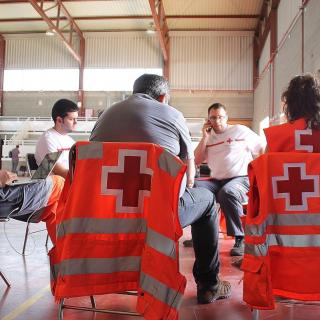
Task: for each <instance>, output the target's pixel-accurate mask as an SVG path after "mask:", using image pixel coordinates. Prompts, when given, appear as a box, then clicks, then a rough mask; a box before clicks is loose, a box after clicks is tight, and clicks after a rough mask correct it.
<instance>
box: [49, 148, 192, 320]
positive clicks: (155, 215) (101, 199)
mask: <svg viewBox="0 0 320 320" xmlns="http://www.w3.org/2000/svg"><path fill="white" fill-rule="evenodd" d="M75 151H76V164H75V170H74V173H73V177H72V179H70V177H69V178H68V179H67V181H66V186H65V188H64V191H63V195H62V198H61V202H60V204H59V206H60V208H59V210H60V211H59V212H58V214H57V243H56V246H55V247H54V248H53V249H52V250H51V251H50V262H51V273H52V292H53V294H54V296H55V298H56V299H57V300H59V299H61V298H67V297H77V296H87V295H96V294H106V293H115V292H124V291H128V290H138V301H137V311H138V312H139V313H140V314H141V315H143V316H144V318H145V319H177V318H178V309H179V306H180V302H181V299H182V296H183V293H184V290H185V285H186V279H185V277H184V276H182V275H181V274H180V273H179V256H178V239H179V238H180V237H181V235H182V229H181V226H180V223H179V218H178V199H179V189H180V184H181V180H182V177H183V175H184V172H185V165H184V164H183V163H182V162H181V161H180V160H179V159H178V158H176V157H174V156H173V155H171V154H170V153H168V152H166V151H165V150H164V149H163V148H161V147H159V146H156V145H154V144H150V143H101V142H77V143H76V147H75ZM70 180H72V181H71V182H70Z"/></svg>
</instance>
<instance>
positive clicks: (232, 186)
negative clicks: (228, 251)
mask: <svg viewBox="0 0 320 320" xmlns="http://www.w3.org/2000/svg"><path fill="white" fill-rule="evenodd" d="M195 185H196V187H202V188H206V189H208V190H210V191H211V192H212V193H213V194H214V195H215V196H216V199H217V202H218V203H219V204H220V207H221V210H222V211H223V213H224V216H225V219H226V225H227V234H228V236H244V232H243V228H242V223H241V219H240V217H241V216H243V208H242V203H244V202H247V201H248V197H247V192H248V191H249V179H248V177H247V176H241V177H235V178H231V179H224V180H216V179H211V180H197V181H196V183H195Z"/></svg>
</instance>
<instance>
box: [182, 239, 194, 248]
mask: <svg viewBox="0 0 320 320" xmlns="http://www.w3.org/2000/svg"><path fill="white" fill-rule="evenodd" d="M182 244H183V245H184V246H185V247H186V248H192V247H193V241H192V239H190V240H184V241H183V242H182Z"/></svg>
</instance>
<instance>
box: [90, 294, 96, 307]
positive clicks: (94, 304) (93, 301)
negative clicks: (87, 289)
mask: <svg viewBox="0 0 320 320" xmlns="http://www.w3.org/2000/svg"><path fill="white" fill-rule="evenodd" d="M90 301H91V306H92V308H93V309H96V301H95V300H94V297H93V296H90Z"/></svg>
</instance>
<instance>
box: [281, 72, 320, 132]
mask: <svg viewBox="0 0 320 320" xmlns="http://www.w3.org/2000/svg"><path fill="white" fill-rule="evenodd" d="M281 100H282V101H283V102H284V109H283V111H284V113H285V115H286V117H287V119H288V121H289V122H292V121H294V120H297V119H299V118H304V119H305V120H306V121H307V124H308V127H309V128H313V129H315V128H316V129H320V86H319V80H318V79H317V78H316V77H314V76H313V75H311V74H309V73H307V74H304V75H299V76H295V77H294V78H292V79H291V81H290V83H289V85H288V87H287V88H286V90H285V91H284V92H283V93H282V95H281Z"/></svg>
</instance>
